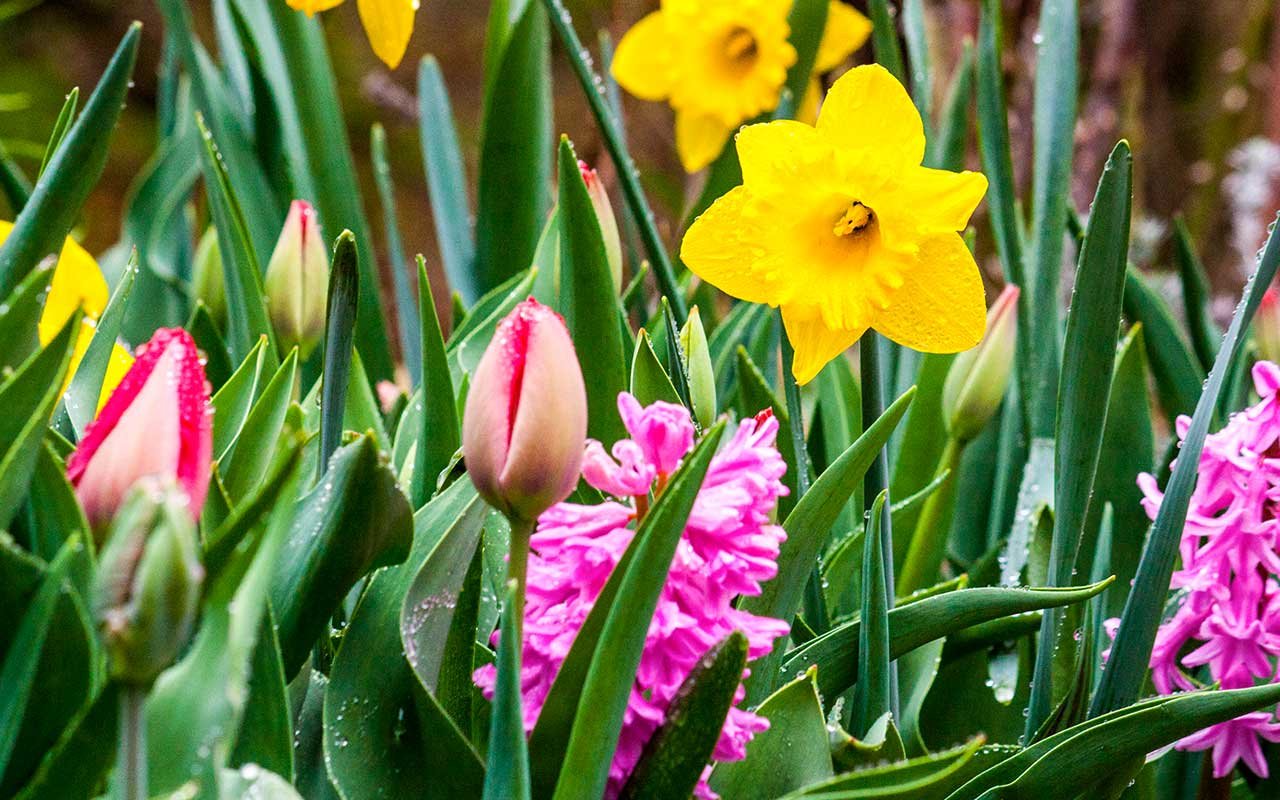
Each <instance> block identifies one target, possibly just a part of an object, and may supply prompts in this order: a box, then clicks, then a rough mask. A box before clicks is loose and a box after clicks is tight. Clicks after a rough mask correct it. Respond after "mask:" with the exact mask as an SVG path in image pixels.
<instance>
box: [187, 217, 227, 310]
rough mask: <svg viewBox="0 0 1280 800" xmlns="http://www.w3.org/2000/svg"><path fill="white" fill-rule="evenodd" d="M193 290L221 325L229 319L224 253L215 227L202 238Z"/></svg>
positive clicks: (194, 270) (196, 257) (195, 267)
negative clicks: (219, 246)
mask: <svg viewBox="0 0 1280 800" xmlns="http://www.w3.org/2000/svg"><path fill="white" fill-rule="evenodd" d="M193 260H194V267H193V278H192V288H193V289H194V290H195V295H196V297H198V298H200V299H201V300H203V301H204V304H205V306H206V307H207V308H208V309H209V314H210V315H211V316H212V317H213V318H214V320H216V321H217V322H218V323H219V324H222V323H223V320H225V319H226V318H227V290H226V285H225V284H224V282H223V277H222V252H221V251H220V250H219V249H218V231H217V229H216V228H214V227H213V226H209V228H208V229H207V230H206V231H205V232H204V235H203V236H201V237H200V243H199V244H197V245H196V254H195V257H194V259H193Z"/></svg>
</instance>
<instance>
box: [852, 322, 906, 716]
mask: <svg viewBox="0 0 1280 800" xmlns="http://www.w3.org/2000/svg"><path fill="white" fill-rule="evenodd" d="M858 355H859V358H860V359H861V368H862V426H863V429H864V430H865V429H866V428H868V427H870V425H871V423H873V422H875V421H876V420H877V419H879V418H880V415H881V414H883V413H884V379H883V376H882V375H881V374H880V342H879V337H878V335H877V334H875V333H874V332H872V331H867V332H866V333H864V334H863V335H862V338H861V339H859V340H858ZM888 488H889V461H888V459H887V458H886V457H885V452H884V449H883V448H881V450H880V452H878V453H876V458H875V461H874V463H872V465H871V469H869V470H867V477H866V478H865V480H864V481H863V495H864V496H865V497H866V499H867V503H868V508H869V507H870V505H869V504H870V503H871V502H873V501H874V500H875V498H876V497H878V496H879V495H880V492H882V491H885V490H887V489H888ZM891 499H892V498H890V497H886V498H885V507H886V508H891V507H892V506H891V505H890V501H891ZM892 519H893V515H892V514H881V515H880V552H881V558H882V559H883V563H884V583H885V601H886V610H891V609H892V608H893V601H894V597H895V596H896V595H895V594H894V568H893V526H892ZM867 535H868V536H870V535H872V531H867ZM889 708H890V709H891V710H892V711H893V718H894V719H895V720H897V719H900V717H899V716H898V663H897V662H896V661H893V662H890V663H889Z"/></svg>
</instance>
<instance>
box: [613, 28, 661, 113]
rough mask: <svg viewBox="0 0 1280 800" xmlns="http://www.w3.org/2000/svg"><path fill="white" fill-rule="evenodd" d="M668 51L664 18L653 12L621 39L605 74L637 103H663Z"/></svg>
mask: <svg viewBox="0 0 1280 800" xmlns="http://www.w3.org/2000/svg"><path fill="white" fill-rule="evenodd" d="M671 50H672V48H671V37H670V34H669V33H668V31H667V20H666V17H665V16H663V13H662V12H661V11H654V12H653V13H651V14H649V15H648V16H646V17H644V18H643V19H641V20H640V21H639V22H637V23H636V24H635V25H634V26H633V27H632V28H631V29H630V30H628V31H627V32H626V33H625V34H624V35H623V37H622V41H620V42H618V50H617V52H616V53H614V55H613V64H612V65H611V66H610V67H609V71H610V72H612V73H613V77H614V80H616V81H617V82H618V85H619V86H621V87H622V88H623V89H626V90H627V91H628V92H630V93H631V94H633V95H635V96H636V97H638V98H640V99H641V100H665V99H666V97H667V95H669V94H670V93H671V81H672V71H671Z"/></svg>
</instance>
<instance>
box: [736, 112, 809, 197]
mask: <svg viewBox="0 0 1280 800" xmlns="http://www.w3.org/2000/svg"><path fill="white" fill-rule="evenodd" d="M734 144H735V146H736V147H737V148H738V163H739V164H741V165H742V183H743V184H744V185H745V186H750V187H752V188H753V189H755V190H757V191H758V190H759V189H760V188H762V187H769V188H777V187H786V186H787V184H794V182H795V181H797V180H808V173H810V172H811V171H812V167H811V165H812V164H813V162H814V161H830V160H831V148H830V147H829V146H828V145H827V143H826V140H825V139H824V138H823V137H822V136H821V135H820V134H819V133H818V132H817V131H816V130H814V128H812V127H811V126H809V125H806V124H804V123H803V122H794V121H792V120H775V121H773V122H762V123H758V124H756V125H747V126H746V127H744V128H742V129H741V130H740V131H738V134H737V136H736V137H734Z"/></svg>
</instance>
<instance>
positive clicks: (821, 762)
mask: <svg viewBox="0 0 1280 800" xmlns="http://www.w3.org/2000/svg"><path fill="white" fill-rule="evenodd" d="M756 713H757V714H759V715H760V716H762V717H764V718H765V719H767V720H769V729H768V730H766V731H763V732H761V733H758V734H756V736H755V738H754V739H752V740H751V742H750V743H749V744H748V745H747V757H746V758H745V759H744V760H742V761H730V762H726V763H723V764H718V765H717V766H716V768H715V771H713V772H712V773H711V788H712V789H714V790H715V791H716V792H718V793H719V794H720V796H721V797H778V796H780V795H783V794H786V793H787V792H790V791H793V790H796V789H799V788H801V787H804V786H808V785H809V784H812V783H814V782H816V781H821V780H823V779H826V778H830V777H831V773H832V769H831V753H830V751H829V749H828V745H827V725H826V720H825V719H823V716H822V702H821V701H820V700H819V699H818V685H817V681H816V680H815V671H814V670H808V671H806V672H805V673H804V674H803V675H801V676H800V677H798V678H796V679H795V680H793V681H791V682H790V683H788V684H787V685H785V686H783V687H782V688H780V689H778V691H776V692H774V693H773V694H772V695H770V696H769V697H768V698H766V699H765V701H764V702H763V703H761V704H760V707H759V708H758V709H756Z"/></svg>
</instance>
